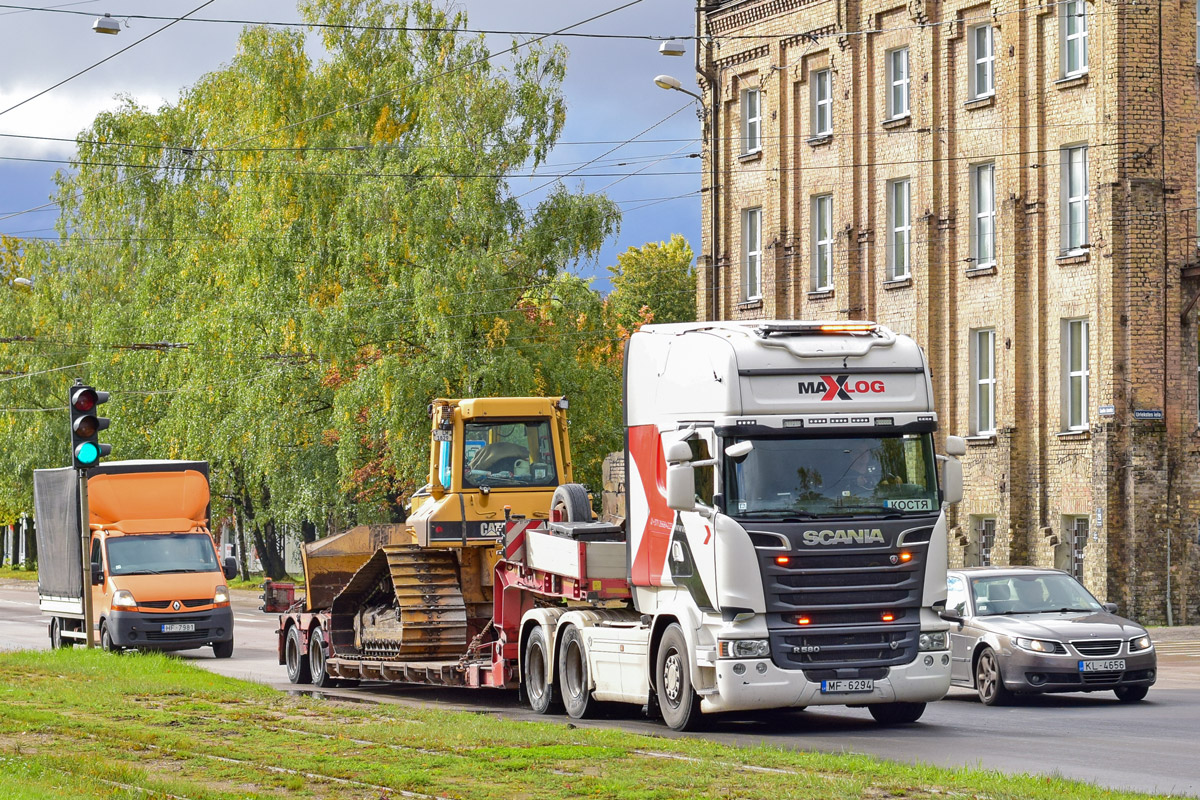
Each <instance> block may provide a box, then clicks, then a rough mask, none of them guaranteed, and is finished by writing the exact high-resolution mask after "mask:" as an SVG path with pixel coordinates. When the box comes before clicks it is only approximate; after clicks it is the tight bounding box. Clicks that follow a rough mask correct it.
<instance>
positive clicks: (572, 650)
mask: <svg viewBox="0 0 1200 800" xmlns="http://www.w3.org/2000/svg"><path fill="white" fill-rule="evenodd" d="M589 683H591V681H590V680H589V679H588V665H587V651H586V650H584V647H583V636H582V635H581V634H580V633H579V629H578V628H576V627H575V626H574V625H571V626H569V627H568V628H567V630H566V632H565V633H563V638H562V649H561V651H560V652H559V656H558V690H559V692H560V693H561V694H562V700H563V705H564V706H566V709H567V713H568V714H569V715H570V716H572V717H573V718H575V719H584V718H586V717H587V716H588V715H589V714H591V713H592V711H593V710H594V709H595V705H596V704H595V702H593V700H592V690H591V689H590V688H589V686H588V684H589Z"/></svg>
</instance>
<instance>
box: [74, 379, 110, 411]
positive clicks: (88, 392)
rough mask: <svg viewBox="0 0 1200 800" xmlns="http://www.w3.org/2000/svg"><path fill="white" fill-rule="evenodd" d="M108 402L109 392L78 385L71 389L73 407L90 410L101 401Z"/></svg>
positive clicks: (79, 409)
mask: <svg viewBox="0 0 1200 800" xmlns="http://www.w3.org/2000/svg"><path fill="white" fill-rule="evenodd" d="M107 402H108V392H98V391H96V390H95V389H93V388H92V387H90V386H78V387H76V388H75V389H73V390H72V391H71V408H73V409H75V410H76V411H81V412H85V413H86V412H88V411H91V410H92V409H93V408H95V407H96V406H98V405H99V404H101V403H107Z"/></svg>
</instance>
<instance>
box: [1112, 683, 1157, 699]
mask: <svg viewBox="0 0 1200 800" xmlns="http://www.w3.org/2000/svg"><path fill="white" fill-rule="evenodd" d="M1113 692H1114V693H1115V694H1116V695H1117V699H1118V700H1120V701H1121V702H1122V703H1136V702H1138V701H1140V700H1144V699H1146V695H1147V694H1148V693H1149V692H1150V687H1149V686H1118V687H1117V688H1116V689H1113Z"/></svg>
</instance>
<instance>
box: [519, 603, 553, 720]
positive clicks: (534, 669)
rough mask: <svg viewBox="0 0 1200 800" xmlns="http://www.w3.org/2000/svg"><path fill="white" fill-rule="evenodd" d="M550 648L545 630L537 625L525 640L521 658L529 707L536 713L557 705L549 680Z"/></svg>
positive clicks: (551, 662)
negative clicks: (523, 656)
mask: <svg viewBox="0 0 1200 800" xmlns="http://www.w3.org/2000/svg"><path fill="white" fill-rule="evenodd" d="M553 663H554V662H553V660H552V659H551V658H550V648H549V647H547V646H546V632H545V631H544V630H542V626H541V625H538V626H537V627H536V628H534V629H533V630H532V631H531V632H530V634H529V639H528V641H526V642H525V658H524V659H522V663H521V670H522V673H523V675H522V678H523V680H524V683H525V696H526V697H528V698H529V707H530V708H532V709H533V710H534V712H535V713H538V714H549V713H550V712H551V711H552V710H554V708H555V707H556V706H558V705H559V703H558V698H557V697H555V696H554V684H553V683H551V682H550V667H551V665H552V664H553Z"/></svg>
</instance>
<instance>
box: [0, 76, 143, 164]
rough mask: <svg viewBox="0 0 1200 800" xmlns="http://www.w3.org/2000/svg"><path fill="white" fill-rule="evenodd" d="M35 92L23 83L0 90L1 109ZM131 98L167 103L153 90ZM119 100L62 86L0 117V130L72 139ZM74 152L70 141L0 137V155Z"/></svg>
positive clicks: (65, 155) (60, 155)
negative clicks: (22, 84)
mask: <svg viewBox="0 0 1200 800" xmlns="http://www.w3.org/2000/svg"><path fill="white" fill-rule="evenodd" d="M38 91H40V89H37V88H33V87H25V86H14V87H13V88H11V89H8V90H0V110H2V109H5V108H8V107H10V106H12V105H13V104H15V103H19V102H20V101H22V100H24V99H25V98H27V97H30V96H31V95H33V94H36V93H37V92H38ZM132 97H133V99H134V101H135V102H136V103H138V104H139V105H141V106H144V107H146V108H151V109H155V108H159V107H160V106H162V105H163V104H164V103H166V102H167V99H166V98H165V97H163V96H162V95H161V94H158V93H156V92H153V91H143V92H139V93H134V94H133V95H132ZM122 102H123V101H122V100H121V99H119V98H118V97H117V96H116V95H113V96H110V97H97V96H95V95H92V94H89V93H87V92H79V91H75V90H68V89H67V87H63V88H62V89H61V90H58V91H55V92H51V93H50V94H46V95H43V96H42V97H39V98H37V99H36V100H33V101H31V102H29V103H27V104H26V105H23V106H21V107H20V108H17V109H16V110H14V111H10V112H8V113H7V114H4V115H3V116H0V133H5V134H19V135H20V136H23V137H39V136H44V137H47V139H72V140H73V139H74V138H75V136H77V135H78V134H79V132H80V131H82V130H84V129H85V128H87V127H88V126H89V125H91V123H92V121H93V120H94V119H95V118H96V115H97V114H99V113H101V112H103V111H110V110H112V109H114V108H116V107H117V106H118V105H120V104H121V103H122ZM74 152H75V145H74V144H72V142H61V141H47V140H45V139H37V138H17V137H14V136H0V156H6V157H9V158H69V157H70V156H72V155H73V154H74Z"/></svg>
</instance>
